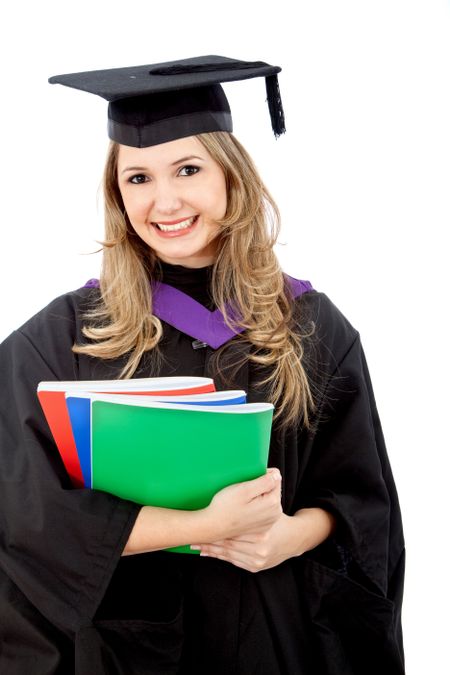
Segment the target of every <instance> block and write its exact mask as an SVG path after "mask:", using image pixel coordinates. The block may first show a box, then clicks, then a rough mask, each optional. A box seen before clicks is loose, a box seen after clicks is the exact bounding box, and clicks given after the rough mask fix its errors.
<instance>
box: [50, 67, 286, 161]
mask: <svg viewBox="0 0 450 675" xmlns="http://www.w3.org/2000/svg"><path fill="white" fill-rule="evenodd" d="M280 71H281V68H279V67H278V66H271V65H269V64H268V63H264V62H262V61H250V62H249V61H239V60H236V59H230V58H227V57H224V56H198V57H194V58H190V59H182V60H180V61H169V62H166V63H158V64H154V65H146V66H135V67H133V66H132V67H127V68H110V69H107V70H92V71H87V72H81V73H70V74H67V75H55V76H54V77H50V78H49V82H50V83H51V84H63V85H65V86H67V87H73V88H74V89H81V90H82V91H87V92H90V93H91V94H96V95H98V96H101V97H102V98H105V99H106V100H107V101H109V106H108V136H109V137H110V138H111V139H112V140H113V141H117V142H118V143H120V144H122V145H130V146H133V147H136V148H142V147H147V146H150V145H157V144H158V143H166V142H167V141H172V140H175V139H177V138H184V137H186V136H194V135H196V134H201V133H206V132H209V131H232V129H233V125H232V119H231V111H230V106H229V104H228V101H227V98H226V96H225V93H224V91H223V89H222V87H221V84H220V83H222V82H232V81H236V80H247V79H251V78H254V77H265V80H266V91H267V103H268V106H269V112H270V117H271V122H272V129H273V131H274V133H275V136H279V135H280V134H282V133H284V132H285V125H284V112H283V106H282V103H281V97H280V90H279V86H278V77H277V74H278V73H279V72H280Z"/></svg>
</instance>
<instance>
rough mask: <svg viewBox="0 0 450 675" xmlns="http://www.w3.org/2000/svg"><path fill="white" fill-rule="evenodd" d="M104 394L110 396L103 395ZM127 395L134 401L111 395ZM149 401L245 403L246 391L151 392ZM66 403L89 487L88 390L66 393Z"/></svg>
mask: <svg viewBox="0 0 450 675" xmlns="http://www.w3.org/2000/svg"><path fill="white" fill-rule="evenodd" d="M105 398H109V396H108V395H105ZM118 398H120V399H126V401H127V403H133V399H134V398H135V397H134V396H132V395H125V396H120V395H114V394H111V401H113V400H114V399H116V400H117V399H118ZM151 399H152V401H159V402H164V403H183V404H189V405H200V404H201V405H208V406H219V405H237V404H241V403H246V401H247V396H246V393H245V391H241V390H231V391H214V392H210V393H206V394H186V395H184V396H176V395H174V396H152V397H151ZM66 405H67V410H68V413H69V417H70V423H71V425H72V432H73V437H74V440H75V445H76V447H77V453H78V458H79V460H80V466H81V472H82V474H83V480H84V484H85V486H86V487H89V488H92V453H91V394H89V393H82V392H76V393H74V392H70V391H68V392H67V393H66Z"/></svg>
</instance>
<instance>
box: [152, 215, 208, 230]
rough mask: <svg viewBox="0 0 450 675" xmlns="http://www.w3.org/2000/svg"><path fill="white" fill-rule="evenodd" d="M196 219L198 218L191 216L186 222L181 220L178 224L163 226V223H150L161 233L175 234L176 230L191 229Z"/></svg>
mask: <svg viewBox="0 0 450 675" xmlns="http://www.w3.org/2000/svg"><path fill="white" fill-rule="evenodd" d="M197 219H198V216H192V217H191V218H186V220H181V221H180V222H179V223H175V224H174V225H164V224H163V223H152V225H155V226H156V227H157V228H158V229H160V230H161V231H162V232H177V231H178V230H186V229H187V228H188V227H191V225H193V224H194V223H195V222H196V221H197Z"/></svg>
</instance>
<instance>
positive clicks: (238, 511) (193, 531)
mask: <svg viewBox="0 0 450 675" xmlns="http://www.w3.org/2000/svg"><path fill="white" fill-rule="evenodd" d="M280 495H281V476H280V472H279V471H278V469H268V472H267V473H266V474H265V475H264V476H261V477H260V478H256V479H255V480H251V481H246V482H244V483H236V484H234V485H230V486H228V487H226V488H224V489H223V490H220V492H218V493H217V494H216V495H215V496H214V498H213V499H212V501H211V503H210V504H209V506H207V507H206V508H204V509H199V510H197V511H181V510H176V509H164V508H158V507H153V506H144V507H142V509H141V510H140V512H139V514H138V517H137V519H136V521H135V524H134V527H133V529H132V531H131V534H130V537H129V539H128V541H127V544H126V546H125V548H124V551H123V554H122V555H132V554H135V553H144V552H150V551H157V550H159V549H164V548H169V547H172V546H181V545H183V544H191V543H192V542H197V541H203V542H213V541H217V540H218V539H223V538H232V537H235V536H239V535H244V534H246V533H248V532H255V531H262V530H264V529H267V527H270V526H271V525H272V523H274V522H275V521H276V520H277V519H278V518H279V516H280V514H281V504H280Z"/></svg>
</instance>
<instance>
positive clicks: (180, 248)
mask: <svg viewBox="0 0 450 675" xmlns="http://www.w3.org/2000/svg"><path fill="white" fill-rule="evenodd" d="M117 180H118V184H119V189H120V192H121V194H122V199H123V202H124V205H125V209H126V212H127V214H128V218H129V219H130V222H131V225H132V226H133V228H134V230H135V232H136V233H137V234H138V235H139V236H140V237H141V239H143V241H145V243H146V244H148V245H149V246H150V247H151V248H152V249H153V251H154V252H155V253H156V255H157V256H158V257H159V258H160V259H161V260H163V261H165V262H168V263H173V264H176V265H184V266H185V267H204V266H206V265H210V264H212V263H213V262H214V260H215V257H216V253H217V246H218V234H219V225H217V221H218V220H219V219H221V218H223V217H224V215H225V211H226V207H227V195H226V185H225V176H224V173H223V171H222V169H221V167H220V166H219V164H218V163H217V162H216V161H215V160H214V159H213V158H212V157H211V155H210V154H209V153H208V151H207V150H206V148H204V147H203V145H202V144H201V143H200V141H199V140H198V139H197V138H196V137H195V136H191V137H189V138H180V139H178V140H176V141H170V142H169V143H161V144H160V145H154V146H151V147H149V148H132V147H129V146H126V145H121V146H120V148H119V156H118V171H117Z"/></svg>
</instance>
